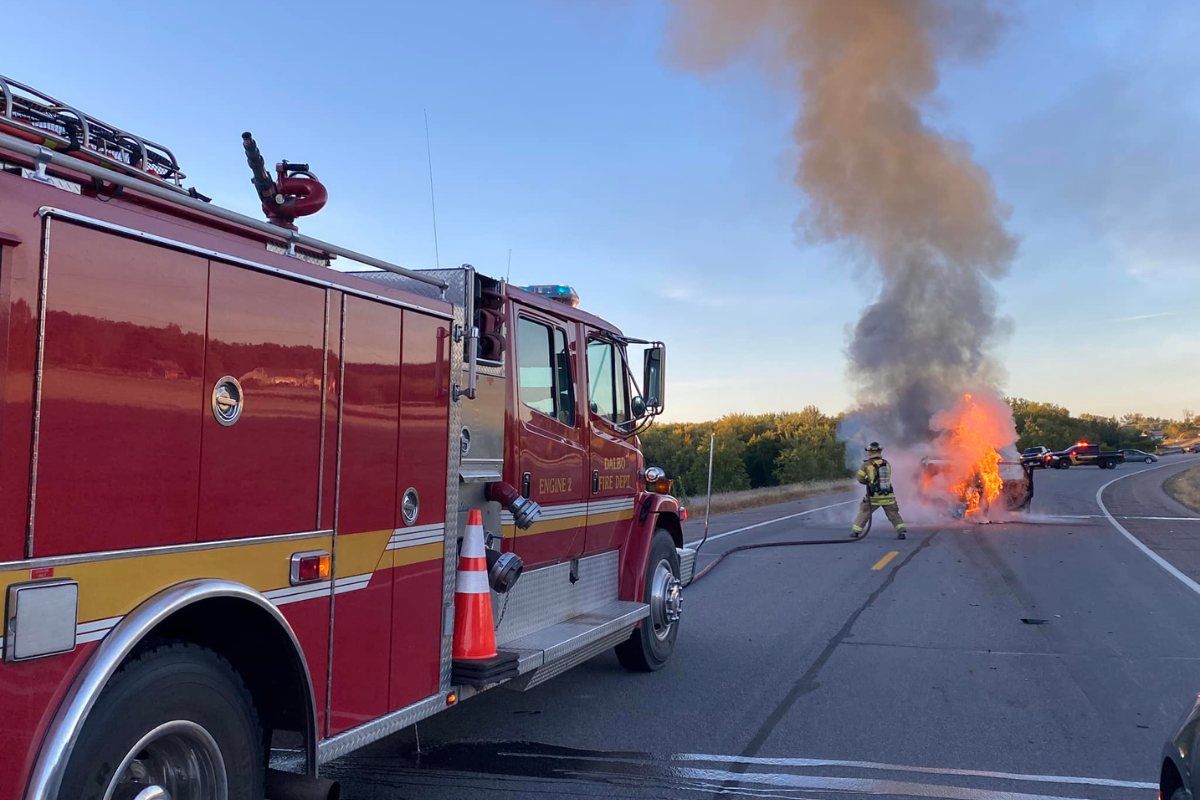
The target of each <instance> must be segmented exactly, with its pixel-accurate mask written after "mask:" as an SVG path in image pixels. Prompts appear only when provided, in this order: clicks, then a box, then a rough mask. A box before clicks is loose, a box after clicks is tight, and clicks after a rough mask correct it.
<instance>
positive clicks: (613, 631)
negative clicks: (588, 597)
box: [503, 600, 650, 691]
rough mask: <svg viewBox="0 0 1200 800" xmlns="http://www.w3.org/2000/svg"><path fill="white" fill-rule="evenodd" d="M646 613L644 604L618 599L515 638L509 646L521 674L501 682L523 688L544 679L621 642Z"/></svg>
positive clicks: (647, 610) (509, 686) (647, 611)
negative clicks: (539, 657)
mask: <svg viewBox="0 0 1200 800" xmlns="http://www.w3.org/2000/svg"><path fill="white" fill-rule="evenodd" d="M649 614H650V607H649V606H647V605H646V604H644V603H635V602H631V601H620V600H619V601H617V602H615V603H609V604H607V605H605V606H602V607H601V608H597V609H595V610H594V611H589V612H587V613H585V614H580V615H579V616H577V617H573V618H571V619H569V620H567V621H565V622H560V623H558V624H557V625H552V626H550V627H549V628H544V629H543V630H540V631H538V632H536V633H531V634H529V635H528V636H524V637H522V638H520V639H517V640H515V641H513V642H512V643H511V649H514V650H516V651H517V652H518V653H520V654H521V656H522V658H521V663H520V667H519V668H520V669H521V671H522V677H521V678H518V679H516V680H514V681H509V682H508V683H505V684H503V685H504V686H505V687H507V688H512V689H517V690H519V691H524V690H525V689H528V688H531V687H533V686H536V685H537V684H539V683H542V682H544V681H547V680H549V679H550V678H552V677H554V676H555V675H559V674H561V673H563V672H565V671H566V670H568V669H570V668H571V667H573V666H575V665H577V664H581V663H583V662H584V661H587V660H588V659H589V658H592V657H593V656H595V655H596V654H598V653H600V652H602V651H604V650H607V649H608V648H609V647H612V646H614V645H615V644H617V643H619V642H621V641H624V639H625V638H626V637H627V636H628V635H629V631H631V630H632V629H633V626H634V625H636V624H637V622H638V620H641V619H644V618H645V617H646V616H648V615H649ZM537 654H541V656H542V657H541V659H540V660H539V659H538V658H537ZM525 673H530V674H528V675H526V674H525Z"/></svg>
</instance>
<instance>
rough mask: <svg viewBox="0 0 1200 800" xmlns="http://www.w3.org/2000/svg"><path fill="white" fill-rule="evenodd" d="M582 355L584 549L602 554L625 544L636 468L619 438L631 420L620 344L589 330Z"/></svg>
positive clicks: (630, 443)
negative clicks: (586, 439)
mask: <svg viewBox="0 0 1200 800" xmlns="http://www.w3.org/2000/svg"><path fill="white" fill-rule="evenodd" d="M586 357H587V377H588V380H587V412H588V413H587V418H588V429H589V436H590V444H591V454H590V466H591V469H590V470H589V476H588V477H589V480H588V484H589V485H588V489H589V497H588V518H587V539H586V543H585V547H584V549H585V551H586V552H587V553H602V552H604V551H606V550H612V549H615V548H617V547H620V546H621V545H622V544H623V543H624V541H625V537H626V535H627V533H628V531H629V520H630V519H632V518H633V506H634V494H635V493H636V492H637V477H638V471H639V470H640V469H641V464H640V454H639V451H638V449H637V446H636V443H635V442H636V440H633V439H626V438H624V437H623V436H622V435H621V434H622V432H623V430H625V429H627V428H628V426H629V425H631V424H632V420H631V418H630V413H629V405H630V395H629V380H628V377H627V376H626V374H625V364H624V361H623V360H622V358H621V349H620V346H619V345H616V344H614V343H613V342H611V341H607V340H605V339H601V338H597V337H596V336H595V332H594V331H590V332H589V335H588V340H587V354H586Z"/></svg>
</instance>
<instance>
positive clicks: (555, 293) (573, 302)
mask: <svg viewBox="0 0 1200 800" xmlns="http://www.w3.org/2000/svg"><path fill="white" fill-rule="evenodd" d="M521 288H522V289H524V290H525V291H527V292H533V293H534V294H536V295H538V296H539V297H544V298H546V299H547V300H557V301H558V302H560V303H566V304H567V305H569V306H570V307H571V308H579V295H577V294H575V290H574V289H572V288H571V287H570V286H558V285H550V284H542V285H538V286H522V287H521Z"/></svg>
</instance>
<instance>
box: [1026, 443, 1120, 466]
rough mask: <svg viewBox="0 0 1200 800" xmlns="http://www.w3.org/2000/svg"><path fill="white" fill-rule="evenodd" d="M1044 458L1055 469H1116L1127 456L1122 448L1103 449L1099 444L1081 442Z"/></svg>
mask: <svg viewBox="0 0 1200 800" xmlns="http://www.w3.org/2000/svg"><path fill="white" fill-rule="evenodd" d="M1043 460H1044V461H1046V463H1047V464H1049V465H1050V466H1052V467H1054V468H1055V469H1067V468H1068V467H1072V466H1076V467H1082V466H1089V467H1099V468H1100V469H1116V467H1117V464H1120V463H1122V462H1124V461H1125V456H1124V455H1122V454H1121V451H1120V450H1101V449H1100V445H1098V444H1088V443H1087V442H1080V443H1079V444H1075V445H1071V446H1070V447H1068V448H1067V449H1066V450H1060V451H1059V452H1057V453H1051V454H1050V458H1049V459H1045V458H1043Z"/></svg>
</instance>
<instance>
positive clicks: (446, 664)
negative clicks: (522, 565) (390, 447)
mask: <svg viewBox="0 0 1200 800" xmlns="http://www.w3.org/2000/svg"><path fill="white" fill-rule="evenodd" d="M467 274H468V273H467V270H459V271H458V273H457V275H458V281H459V282H460V283H461V282H462V281H464V280H466V277H467ZM450 283H451V284H453V283H454V281H453V280H451V281H450ZM464 313H465V311H464V309H463V307H462V306H461V305H459V304H457V303H456V304H455V306H454V320H453V322H452V323H451V325H452V326H460V325H462V324H463V319H464ZM462 369H463V342H462V341H461V340H460V341H458V342H455V341H454V337H453V336H451V337H450V375H449V376H448V378H447V380H448V381H449V382H450V383H453V382H454V381H455V380H461V379H462ZM447 392H449V387H447ZM463 402H464V401H463V400H458V401H455V400H454V399H453V395H451V397H450V424H449V425H448V426H447V427H448V428H449V436H448V442H447V445H446V446H447V447H448V448H449V450H448V451H447V452H448V453H449V457H448V458H447V459H446V538H445V547H444V548H443V550H442V647H441V656H440V658H441V661H440V663H439V671H438V686H439V688H440V689H441V690H442V691H443V692H445V691H448V690H449V689H450V666H451V664H450V662H451V660H452V655H451V654H452V652H453V649H454V577H455V573H456V572H457V571H458V531H459V527H458V516H459V515H458V469H459V464H460V460H461V456H462V448H461V447H460V446H459V429H460V428H461V427H462V404H463ZM447 621H449V623H450V624H449V625H447V624H446V622H447Z"/></svg>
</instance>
